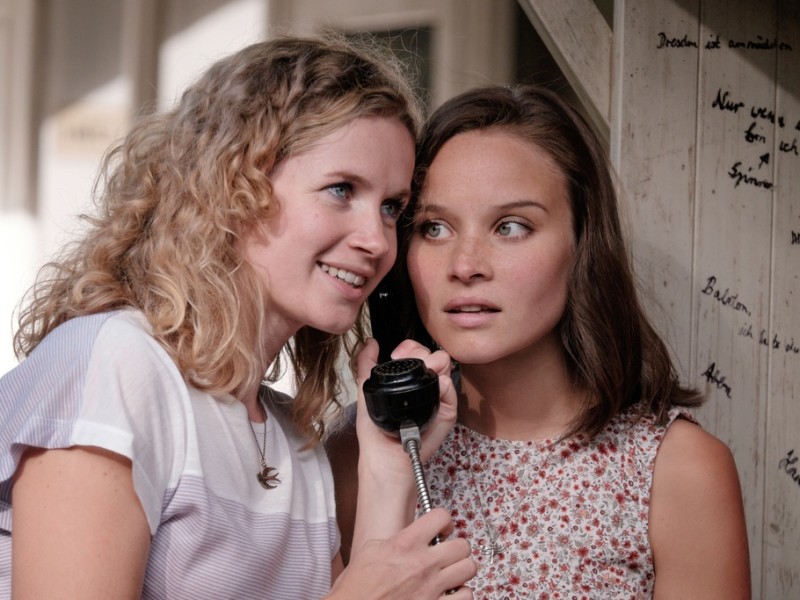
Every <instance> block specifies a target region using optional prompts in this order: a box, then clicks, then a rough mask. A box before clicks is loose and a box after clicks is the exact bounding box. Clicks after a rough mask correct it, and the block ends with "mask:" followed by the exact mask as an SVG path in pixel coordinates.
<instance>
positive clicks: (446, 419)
mask: <svg viewBox="0 0 800 600" xmlns="http://www.w3.org/2000/svg"><path fill="white" fill-rule="evenodd" d="M377 355H378V352H377V345H376V344H375V342H374V341H371V342H369V343H368V344H367V346H366V347H365V349H364V351H363V352H362V353H361V354H360V355H359V358H358V371H359V372H358V378H357V379H358V382H359V387H360V385H361V384H362V383H363V381H364V380H365V379H366V378H367V377H368V375H369V373H370V369H371V367H372V366H373V365H374V364H375V360H376V359H377ZM393 356H394V357H395V358H401V357H402V358H409V357H416V358H421V359H423V360H424V361H425V362H426V364H427V365H428V367H430V368H432V369H433V370H434V371H436V372H437V373H439V375H440V379H439V384H440V395H441V398H440V400H441V403H440V408H439V411H438V414H437V416H436V418H435V419H434V421H433V422H432V423H431V424H430V425H429V426H428V427H427V428H426V431H425V435H424V436H423V437H422V449H421V455H422V457H423V460H424V459H425V458H427V457H429V456H430V455H431V454H432V453H433V452H434V450H435V449H436V448H437V447H438V446H439V444H440V443H441V442H442V440H443V439H444V437H445V435H446V434H447V432H448V431H449V429H450V428H451V427H452V425H453V422H454V421H455V410H456V400H455V390H454V389H453V385H452V381H451V380H450V378H449V371H450V358H449V357H448V356H447V355H446V354H444V353H443V352H437V353H433V354H431V353H430V352H429V351H428V350H427V349H424V348H422V347H421V346H419V345H418V344H414V343H412V342H408V343H404V344H401V345H400V346H399V347H398V348H397V350H396V351H395V352H394V353H393ZM357 408H358V410H357V415H356V426H355V429H356V430H357V439H356V434H355V432H354V429H353V427H352V422H351V424H350V428H349V429H344V430H341V431H339V432H337V434H336V435H335V436H334V438H333V439H331V440H329V443H328V444H326V448H327V450H328V452H329V454H330V459H331V463H332V467H333V472H334V478H335V482H336V500H337V514H338V516H339V518H341V519H342V522H341V523H340V531H341V532H342V550H343V553H345V554H346V553H349V554H350V556H349V561H348V566H347V568H346V569H345V570H344V571H343V573H342V575H341V577H339V578H338V579H337V580H336V582H335V584H334V587H333V590H332V592H331V596H330V597H331V598H339V597H341V598H351V597H359V598H365V599H366V598H370V599H372V598H376V599H377V598H393V599H404V598H408V599H414V600H423V599H428V598H431V599H433V598H439V597H440V596H441V595H442V594H443V593H444V592H445V591H446V590H449V589H453V588H459V587H460V586H463V584H464V583H465V582H466V581H467V580H469V579H471V578H472V577H473V576H474V575H475V571H476V565H475V563H474V562H473V561H472V559H471V558H470V549H469V544H468V543H467V542H466V541H465V540H463V539H454V540H447V541H443V542H441V543H439V544H437V545H435V546H431V545H430V542H431V540H432V539H433V538H434V537H435V536H436V535H437V534H439V533H441V534H443V535H444V536H447V535H448V534H449V533H450V532H451V530H452V522H451V520H450V516H449V514H448V513H447V511H446V510H444V509H441V508H439V509H434V510H432V511H431V512H429V513H427V514H425V515H423V516H422V517H420V518H419V519H417V520H416V521H413V517H414V507H415V505H416V498H417V494H416V486H415V484H414V477H413V471H412V465H411V459H410V458H409V456H408V455H407V454H406V452H405V451H404V450H403V449H402V446H401V444H400V441H399V439H396V438H393V437H391V436H389V435H387V434H385V433H384V432H383V431H382V430H380V429H379V428H378V427H376V426H375V425H374V424H373V423H372V422H371V420H370V418H369V415H368V414H367V411H366V406H365V404H364V398H363V394H362V393H361V390H360V389H359V398H358V404H357ZM359 449H360V452H359ZM356 465H357V466H356ZM412 521H413V522H412ZM351 544H352V545H351ZM335 564H336V563H334V565H335ZM450 597H452V598H454V599H459V598H471V597H472V592H471V590H470V589H468V588H463V587H462V588H461V589H459V590H458V592H456V593H455V594H454V595H452V596H450Z"/></svg>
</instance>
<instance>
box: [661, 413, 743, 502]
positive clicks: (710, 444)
mask: <svg viewBox="0 0 800 600" xmlns="http://www.w3.org/2000/svg"><path fill="white" fill-rule="evenodd" d="M653 479H654V486H655V485H656V484H657V483H665V484H668V487H666V486H665V488H666V489H668V490H671V493H676V494H679V493H681V492H682V491H683V492H688V491H691V492H693V493H697V492H698V491H700V490H704V491H705V493H707V494H709V496H713V495H715V494H716V493H721V492H725V491H726V490H727V491H730V488H731V487H732V486H733V487H734V488H735V490H737V492H738V489H739V478H738V475H737V472H736V464H735V463H734V460H733V455H732V454H731V451H730V449H729V448H728V446H727V445H725V444H724V443H723V442H722V441H720V440H719V439H717V438H716V437H715V436H713V435H712V434H710V433H709V432H707V431H706V430H704V429H703V428H702V427H700V426H699V425H697V424H696V423H694V422H691V421H689V420H686V419H683V418H678V419H675V421H674V422H673V423H672V424H671V425H670V426H669V427H668V428H667V430H666V433H665V434H664V437H663V440H662V441H661V445H660V447H659V449H658V454H657V455H656V465H655V473H654V475H653ZM659 491H660V490H659Z"/></svg>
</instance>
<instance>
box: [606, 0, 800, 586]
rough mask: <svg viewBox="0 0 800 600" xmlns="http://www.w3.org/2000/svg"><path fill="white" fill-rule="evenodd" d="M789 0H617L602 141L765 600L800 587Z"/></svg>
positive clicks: (799, 31)
mask: <svg viewBox="0 0 800 600" xmlns="http://www.w3.org/2000/svg"><path fill="white" fill-rule="evenodd" d="M799 6H800V3H798V2H797V1H796V0H759V1H757V2H756V1H753V0H669V1H664V0H618V1H617V3H616V5H615V29H614V47H615V59H614V63H615V64H614V80H613V84H612V90H613V101H612V115H611V145H612V157H613V160H614V162H615V165H616V167H617V170H618V172H619V175H620V180H621V183H622V187H623V190H624V194H625V200H626V203H627V209H628V212H629V220H630V226H631V232H632V237H633V240H634V247H633V251H634V255H635V257H636V267H637V273H638V275H639V276H640V277H641V279H642V282H643V285H644V287H645V288H646V290H648V291H649V292H650V293H651V294H652V296H653V298H654V300H655V301H656V302H654V303H651V304H649V307H650V311H651V314H652V316H653V318H654V320H655V321H656V323H657V324H658V326H659V327H660V328H661V330H662V331H663V332H665V333H666V335H667V336H668V338H669V340H670V344H671V347H672V350H673V352H674V355H675V357H676V359H677V361H678V363H679V365H680V366H681V370H682V372H683V374H684V376H685V378H686V380H687V381H690V382H692V383H693V384H694V385H697V386H699V387H701V388H702V389H704V390H705V392H706V393H707V395H708V401H707V404H706V405H705V406H704V407H703V408H702V409H700V410H699V411H698V413H697V416H698V418H699V419H700V421H701V423H702V424H703V425H704V426H705V427H706V428H707V429H709V430H710V431H712V432H713V433H714V434H716V435H717V436H718V437H720V438H722V439H723V440H724V441H725V442H726V443H727V444H728V445H729V446H730V447H731V449H732V451H733V453H734V457H735V459H736V462H737V466H738V469H739V474H740V478H741V482H742V487H743V491H744V498H745V510H746V516H747V522H748V535H749V539H750V553H751V562H752V575H753V597H754V598H763V599H764V600H772V599H776V598H800V304H798V299H800V156H799V155H798V152H799V148H800V14H799V13H800V7H799Z"/></svg>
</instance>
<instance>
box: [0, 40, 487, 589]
mask: <svg viewBox="0 0 800 600" xmlns="http://www.w3.org/2000/svg"><path fill="white" fill-rule="evenodd" d="M417 123H418V109H417V106H416V104H415V100H414V98H413V95H412V94H411V92H410V91H409V89H408V85H407V83H406V81H405V80H404V78H403V77H402V74H401V73H400V71H398V70H397V69H395V68H393V67H392V66H390V64H389V62H387V61H384V60H382V59H380V58H376V57H375V56H373V54H372V53H370V52H367V51H366V50H363V49H357V48H354V47H351V46H350V45H348V44H346V43H344V42H341V41H335V40H314V39H293V38H282V39H277V40H274V41H270V42H265V43H259V44H255V45H252V46H250V47H247V48H245V49H243V50H242V51H240V52H238V53H236V54H234V55H232V56H231V57H229V58H226V59H223V60H222V61H220V62H218V63H217V64H215V65H214V66H212V67H211V68H210V69H209V70H208V71H207V72H206V73H205V74H204V75H203V76H202V77H201V78H200V79H199V80H198V81H197V83H195V84H194V85H192V86H191V87H190V88H189V89H188V90H187V91H186V93H185V94H184V95H183V97H182V99H181V100H180V102H179V103H178V104H177V106H176V107H175V108H174V109H172V110H170V111H169V112H166V113H164V114H157V115H152V116H148V117H145V118H143V119H142V120H141V121H140V122H139V123H138V124H137V125H135V126H134V127H133V129H132V130H131V132H130V133H129V135H128V136H127V137H126V138H125V140H124V141H122V142H121V143H120V144H119V146H117V147H116V148H115V149H114V150H113V151H112V152H111V153H110V154H109V156H108V158H107V160H106V162H105V164H104V167H105V168H104V173H105V177H104V179H103V180H102V181H101V182H100V185H99V190H100V195H99V211H98V214H97V216H94V217H92V218H90V219H89V220H88V221H89V229H88V231H87V233H86V235H85V236H84V237H83V239H82V240H80V241H79V242H78V243H77V244H75V245H74V246H73V247H72V248H70V249H68V250H67V251H66V252H65V254H64V255H63V256H62V257H61V258H60V259H59V260H58V261H57V262H54V263H53V264H51V265H50V266H49V267H48V268H47V269H46V270H44V271H43V272H42V274H41V275H40V277H39V279H38V281H37V283H36V285H35V286H34V288H33V292H32V296H31V298H30V300H29V302H28V304H27V305H26V306H25V307H24V309H23V310H22V311H21V317H20V328H19V331H18V333H17V335H16V338H15V342H16V348H17V350H18V354H19V355H20V356H21V357H24V360H23V361H22V362H21V364H20V365H19V366H18V367H17V368H16V369H14V370H13V371H11V372H10V373H9V374H8V375H7V376H5V377H4V378H3V379H2V380H0V400H1V402H0V530H1V531H0V533H2V535H1V536H0V597H8V596H9V594H10V593H11V591H13V595H14V597H15V598H17V599H23V598H37V599H39V600H41V599H43V598H81V599H87V598H134V597H142V598H170V599H178V598H201V597H206V598H297V599H308V598H319V597H323V596H325V597H329V598H354V597H359V598H387V597H392V598H406V597H412V596H413V597H414V598H436V597H438V596H439V595H440V594H442V593H443V592H444V591H445V590H447V589H450V588H453V587H457V586H459V585H461V584H462V583H463V582H464V581H465V580H466V579H468V578H469V577H470V576H471V575H472V573H473V572H474V564H473V563H472V561H471V559H470V558H469V557H468V549H467V544H466V543H464V542H458V543H448V544H440V545H438V546H436V547H431V546H429V541H430V539H431V538H432V537H433V536H434V535H435V534H436V533H437V532H439V531H447V530H448V529H449V527H450V522H449V517H448V515H447V514H446V513H445V512H444V511H437V512H435V513H431V514H430V515H428V516H427V517H426V518H425V519H420V520H419V521H417V522H416V523H414V524H413V525H411V526H410V527H408V528H406V529H403V527H404V526H405V525H406V524H407V522H408V521H410V512H409V505H410V504H413V494H411V493H409V494H406V495H405V496H403V497H397V496H390V495H389V494H388V493H381V489H385V490H389V489H397V488H398V487H399V488H404V489H408V490H411V489H413V482H412V481H411V474H410V473H409V474H408V475H407V476H404V475H403V474H402V473H398V474H392V473H390V472H386V471H385V470H383V471H382V470H381V469H379V468H374V471H375V472H376V477H378V481H376V484H383V485H376V487H375V489H376V492H375V494H373V496H372V497H370V498H367V499H366V501H367V504H368V505H370V506H377V505H380V506H381V507H382V512H383V514H380V515H379V514H376V513H375V511H374V510H372V509H371V508H369V507H368V508H369V509H368V510H365V511H364V512H363V518H361V521H360V527H361V531H363V535H362V538H363V539H362V541H361V543H360V544H359V548H363V549H364V551H363V552H362V553H361V554H359V555H356V556H354V560H353V561H352V563H351V565H350V566H349V567H348V568H347V570H345V571H344V572H343V573H342V572H341V571H342V563H341V560H340V559H339V554H338V549H339V544H340V539H339V533H338V529H337V525H336V521H335V514H334V513H335V510H334V504H333V493H332V480H331V474H330V467H329V465H328V461H327V458H326V456H325V454H324V451H323V449H322V446H321V445H320V444H319V443H318V442H319V441H320V439H321V437H322V435H323V434H324V420H323V418H324V417H325V415H326V414H327V413H328V411H329V409H331V408H332V407H335V406H336V404H337V395H338V392H339V379H338V375H337V372H336V370H335V365H336V363H337V357H338V356H339V354H340V352H341V351H342V348H343V334H345V333H346V332H348V331H349V330H350V329H351V328H352V327H353V325H354V324H355V323H358V322H359V319H360V314H361V306H362V304H363V302H364V300H365V299H366V298H367V296H368V294H369V293H370V291H371V290H372V289H374V287H375V285H376V284H377V282H378V281H379V280H380V278H381V277H382V276H383V275H384V274H385V273H386V272H387V271H388V269H389V268H390V266H391V264H392V263H393V261H394V258H395V254H396V234H395V231H396V229H395V226H396V220H397V218H398V215H399V214H400V213H401V211H402V210H403V208H404V206H405V204H406V203H407V201H408V198H409V195H410V180H411V173H412V169H413V160H414V140H415V134H416V131H417ZM358 331H360V328H358V327H357V332H358ZM283 349H286V350H288V354H289V357H290V360H291V362H292V364H293V367H294V369H295V372H296V376H297V394H296V397H295V398H293V399H292V398H289V397H288V396H286V395H284V394H281V393H278V392H277V391H275V390H273V389H271V388H270V387H269V386H268V385H267V383H265V379H268V378H267V372H268V369H270V366H271V365H272V366H275V365H276V360H277V358H278V355H279V353H280V352H281V350H283ZM365 360H366V361H367V362H368V359H362V362H363V361H365ZM429 363H430V364H431V366H433V367H434V368H436V369H437V370H439V371H440V372H441V373H442V375H443V382H444V383H445V385H443V386H442V389H443V398H442V405H443V410H442V412H441V413H440V420H439V422H438V423H437V425H436V427H434V428H433V429H432V431H431V435H430V437H431V438H433V439H430V440H427V441H426V452H427V453H428V454H430V453H431V451H432V449H433V448H434V447H435V442H436V441H437V438H438V441H440V440H441V439H442V437H443V435H444V433H445V431H446V430H447V429H448V427H449V425H450V423H451V422H452V420H453V418H454V396H453V393H452V387H448V385H447V383H446V381H447V380H446V374H447V365H446V364H445V363H446V361H442V360H441V357H432V358H431V359H429ZM273 373H274V371H273ZM376 440H377V442H376V444H374V445H375V446H380V445H381V444H384V446H385V448H383V447H376V448H375V449H374V452H371V453H370V461H371V463H370V465H372V466H373V467H378V466H379V465H380V461H381V456H382V455H383V454H382V453H383V452H384V451H388V452H389V453H391V448H390V447H389V444H388V442H387V443H384V440H381V439H380V438H376ZM397 573H402V574H403V577H398V576H397ZM332 582H335V585H334V586H333V590H331V584H332ZM458 594H459V595H460V597H462V598H468V597H471V592H470V591H469V590H467V589H465V588H463V589H461V590H460V591H459V592H458Z"/></svg>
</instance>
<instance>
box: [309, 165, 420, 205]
mask: <svg viewBox="0 0 800 600" xmlns="http://www.w3.org/2000/svg"><path fill="white" fill-rule="evenodd" d="M325 176H326V177H331V178H334V179H343V180H345V181H352V182H353V183H355V184H356V185H360V186H362V187H366V188H368V187H371V184H370V182H369V180H367V179H365V178H364V177H362V176H361V175H357V174H355V173H353V172H352V171H330V172H328V173H325ZM387 197H388V198H397V199H401V200H406V199H408V198H410V197H411V186H406V187H404V188H403V189H401V190H399V191H398V192H395V193H393V194H389V195H388V196H387Z"/></svg>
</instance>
